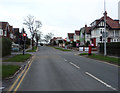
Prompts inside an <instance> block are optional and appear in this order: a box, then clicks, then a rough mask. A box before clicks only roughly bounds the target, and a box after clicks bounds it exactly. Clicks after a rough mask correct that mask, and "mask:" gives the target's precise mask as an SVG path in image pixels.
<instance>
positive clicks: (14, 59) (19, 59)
mask: <svg viewBox="0 0 120 93" xmlns="http://www.w3.org/2000/svg"><path fill="white" fill-rule="evenodd" d="M30 57H31V54H25V55H23V54H19V55H15V56H13V57H11V58H9V59H7V60H3V62H24V61H26V60H27V59H29V58H30Z"/></svg>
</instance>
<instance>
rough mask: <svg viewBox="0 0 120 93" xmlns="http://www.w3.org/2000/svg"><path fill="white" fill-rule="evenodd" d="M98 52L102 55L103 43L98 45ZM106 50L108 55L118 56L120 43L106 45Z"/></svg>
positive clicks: (119, 54)
mask: <svg viewBox="0 0 120 93" xmlns="http://www.w3.org/2000/svg"><path fill="white" fill-rule="evenodd" d="M99 45H100V47H99V52H100V53H102V54H103V53H104V43H99ZM106 49H107V54H108V55H115V56H120V42H111V43H106Z"/></svg>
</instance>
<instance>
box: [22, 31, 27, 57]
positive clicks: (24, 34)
mask: <svg viewBox="0 0 120 93" xmlns="http://www.w3.org/2000/svg"><path fill="white" fill-rule="evenodd" d="M26 36H27V35H26V33H23V35H22V39H23V42H24V44H23V55H24V54H25V41H26Z"/></svg>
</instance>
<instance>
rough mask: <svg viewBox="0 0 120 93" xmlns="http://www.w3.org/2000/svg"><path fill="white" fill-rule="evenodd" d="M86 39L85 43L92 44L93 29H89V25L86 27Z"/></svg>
mask: <svg viewBox="0 0 120 93" xmlns="http://www.w3.org/2000/svg"><path fill="white" fill-rule="evenodd" d="M84 35H85V36H84V37H85V43H87V42H90V40H91V27H87V25H85V27H84Z"/></svg>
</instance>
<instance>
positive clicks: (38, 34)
mask: <svg viewBox="0 0 120 93" xmlns="http://www.w3.org/2000/svg"><path fill="white" fill-rule="evenodd" d="M42 35H43V34H42V32H39V33H36V35H35V39H36V46H38V41H40V42H41V40H42Z"/></svg>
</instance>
